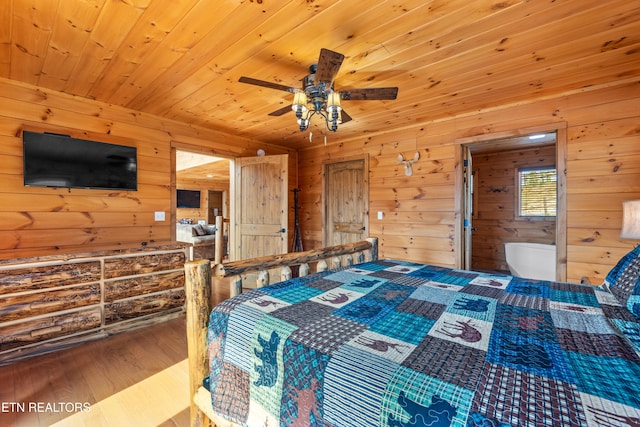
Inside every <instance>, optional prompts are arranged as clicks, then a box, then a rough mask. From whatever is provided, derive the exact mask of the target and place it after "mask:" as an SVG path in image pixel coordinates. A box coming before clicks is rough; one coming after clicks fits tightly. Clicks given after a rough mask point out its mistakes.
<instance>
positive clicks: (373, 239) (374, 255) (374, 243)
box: [367, 237, 378, 261]
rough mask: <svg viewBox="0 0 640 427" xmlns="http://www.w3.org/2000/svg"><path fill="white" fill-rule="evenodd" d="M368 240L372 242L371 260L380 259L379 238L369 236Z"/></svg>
mask: <svg viewBox="0 0 640 427" xmlns="http://www.w3.org/2000/svg"><path fill="white" fill-rule="evenodd" d="M367 242H369V243H371V249H369V253H370V257H371V259H370V260H369V261H377V260H378V238H377V237H367Z"/></svg>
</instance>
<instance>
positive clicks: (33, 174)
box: [22, 131, 138, 190]
mask: <svg viewBox="0 0 640 427" xmlns="http://www.w3.org/2000/svg"><path fill="white" fill-rule="evenodd" d="M22 146H23V155H24V185H25V186H27V187H31V186H35V187H63V188H95V189H110V190H137V189H138V163H137V150H136V147H129V146H126V145H117V144H109V143H105V142H97V141H89V140H84V139H77V138H71V137H70V136H68V135H59V134H53V133H37V132H29V131H24V132H22Z"/></svg>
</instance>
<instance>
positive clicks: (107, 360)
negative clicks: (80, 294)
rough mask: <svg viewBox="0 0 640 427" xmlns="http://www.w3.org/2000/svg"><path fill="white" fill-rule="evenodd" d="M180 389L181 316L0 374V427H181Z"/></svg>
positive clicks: (183, 389)
mask: <svg viewBox="0 0 640 427" xmlns="http://www.w3.org/2000/svg"><path fill="white" fill-rule="evenodd" d="M216 288H217V289H216ZM213 293H214V297H213V299H214V302H217V301H222V300H223V299H225V298H228V296H229V295H228V286H224V287H215V286H214V292H213ZM188 387H189V374H188V363H187V340H186V336H185V321H184V316H181V317H179V318H176V319H173V320H169V321H166V322H163V323H159V324H156V325H153V326H148V327H145V328H140V329H136V330H133V331H129V332H124V333H121V334H118V335H114V336H111V337H108V338H106V339H103V340H99V341H94V342H90V343H87V344H82V345H80V346H77V347H73V348H70V349H67V350H63V351H59V352H55V353H50V354H46V355H42V356H38V357H35V358H32V359H28V360H25V361H21V362H16V363H14V364H11V365H7V366H2V367H0V426H17V427H18V426H19V427H22V426H28V427H34V426H42V427H44V426H56V427H67V426H69V427H75V426H91V427H96V426H104V427H128V426H135V427H145V426H164V427H169V426H180V427H182V426H188V425H189V390H188Z"/></svg>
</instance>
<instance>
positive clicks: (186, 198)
mask: <svg viewBox="0 0 640 427" xmlns="http://www.w3.org/2000/svg"><path fill="white" fill-rule="evenodd" d="M176 200H177V207H179V208H200V191H198V190H178V191H177V194H176Z"/></svg>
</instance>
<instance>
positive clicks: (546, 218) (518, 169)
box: [514, 165, 558, 221]
mask: <svg viewBox="0 0 640 427" xmlns="http://www.w3.org/2000/svg"><path fill="white" fill-rule="evenodd" d="M546 170H552V171H553V172H554V173H555V182H556V188H555V201H556V206H555V209H554V214H553V215H523V214H522V186H521V184H520V182H521V173H522V172H533V171H546ZM515 181H516V182H515V184H516V185H515V187H516V191H515V199H516V201H515V212H514V214H515V217H516V219H520V220H537V221H555V220H556V218H557V216H558V169H557V167H556V165H545V166H519V167H516V168H515Z"/></svg>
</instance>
